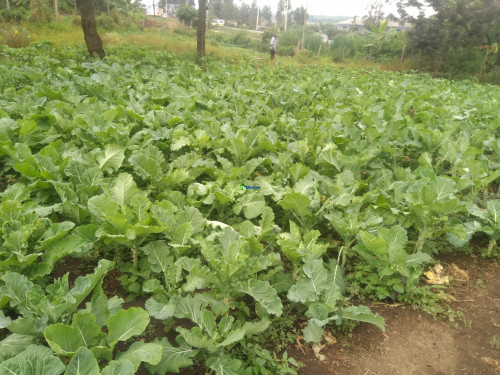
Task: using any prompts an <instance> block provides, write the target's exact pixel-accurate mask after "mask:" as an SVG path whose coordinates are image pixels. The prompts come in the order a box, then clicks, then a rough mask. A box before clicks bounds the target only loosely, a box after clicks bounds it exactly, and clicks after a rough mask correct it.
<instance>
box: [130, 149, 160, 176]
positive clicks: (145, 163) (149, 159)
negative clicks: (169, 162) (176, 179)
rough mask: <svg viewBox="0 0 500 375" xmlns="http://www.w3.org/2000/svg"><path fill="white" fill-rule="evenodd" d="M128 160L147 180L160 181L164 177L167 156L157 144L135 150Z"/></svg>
mask: <svg viewBox="0 0 500 375" xmlns="http://www.w3.org/2000/svg"><path fill="white" fill-rule="evenodd" d="M128 161H129V163H130V164H131V165H132V166H133V167H134V170H135V171H136V172H137V174H138V175H139V176H140V177H142V178H143V179H145V180H149V181H159V180H161V179H162V178H163V177H164V173H163V168H164V164H165V156H164V155H163V153H162V152H161V151H160V150H159V149H158V148H157V147H155V146H151V145H150V146H147V147H146V148H140V149H139V150H136V151H134V152H133V153H132V155H131V156H130V158H129V159H128Z"/></svg>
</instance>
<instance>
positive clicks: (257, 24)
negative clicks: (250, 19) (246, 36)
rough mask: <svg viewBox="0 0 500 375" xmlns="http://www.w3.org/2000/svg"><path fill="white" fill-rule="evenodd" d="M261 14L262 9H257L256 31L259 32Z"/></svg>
mask: <svg viewBox="0 0 500 375" xmlns="http://www.w3.org/2000/svg"><path fill="white" fill-rule="evenodd" d="M259 13H260V7H257V22H255V30H259Z"/></svg>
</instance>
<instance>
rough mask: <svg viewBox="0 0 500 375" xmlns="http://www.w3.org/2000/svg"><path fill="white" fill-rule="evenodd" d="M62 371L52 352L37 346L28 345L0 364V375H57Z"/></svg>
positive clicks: (61, 364) (60, 363) (62, 368)
mask: <svg viewBox="0 0 500 375" xmlns="http://www.w3.org/2000/svg"><path fill="white" fill-rule="evenodd" d="M64 369H65V367H64V365H63V363H62V362H61V360H60V359H59V358H57V357H55V356H54V355H53V353H52V350H50V349H49V348H46V347H44V346H39V345H29V346H28V347H27V348H26V349H25V350H24V351H22V352H21V353H19V354H18V355H16V356H15V357H14V358H11V359H9V360H7V361H4V362H2V363H0V375H41V374H43V375H59V374H62V373H63V372H64Z"/></svg>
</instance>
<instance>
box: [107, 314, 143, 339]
mask: <svg viewBox="0 0 500 375" xmlns="http://www.w3.org/2000/svg"><path fill="white" fill-rule="evenodd" d="M148 324H149V314H148V313H147V312H146V311H145V310H143V309H141V308H138V307H131V308H130V309H128V310H120V311H119V312H118V313H117V314H116V315H113V316H112V317H110V318H109V319H108V323H107V327H108V332H109V333H108V337H107V341H108V344H109V345H115V344H116V343H117V342H118V341H125V340H128V339H129V338H131V337H132V336H136V335H140V334H141V333H142V332H143V331H144V330H145V329H146V327H147V326H148Z"/></svg>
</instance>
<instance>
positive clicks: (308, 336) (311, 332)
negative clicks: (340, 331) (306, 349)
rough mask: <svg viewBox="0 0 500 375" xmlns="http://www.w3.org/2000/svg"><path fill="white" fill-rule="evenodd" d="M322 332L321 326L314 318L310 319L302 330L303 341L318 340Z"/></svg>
mask: <svg viewBox="0 0 500 375" xmlns="http://www.w3.org/2000/svg"><path fill="white" fill-rule="evenodd" d="M323 332H324V331H323V327H320V326H318V325H317V324H316V323H315V322H314V319H310V320H309V321H308V322H307V326H306V327H305V328H304V329H303V330H302V333H303V335H304V341H305V342H320V341H321V338H322V337H323Z"/></svg>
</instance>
